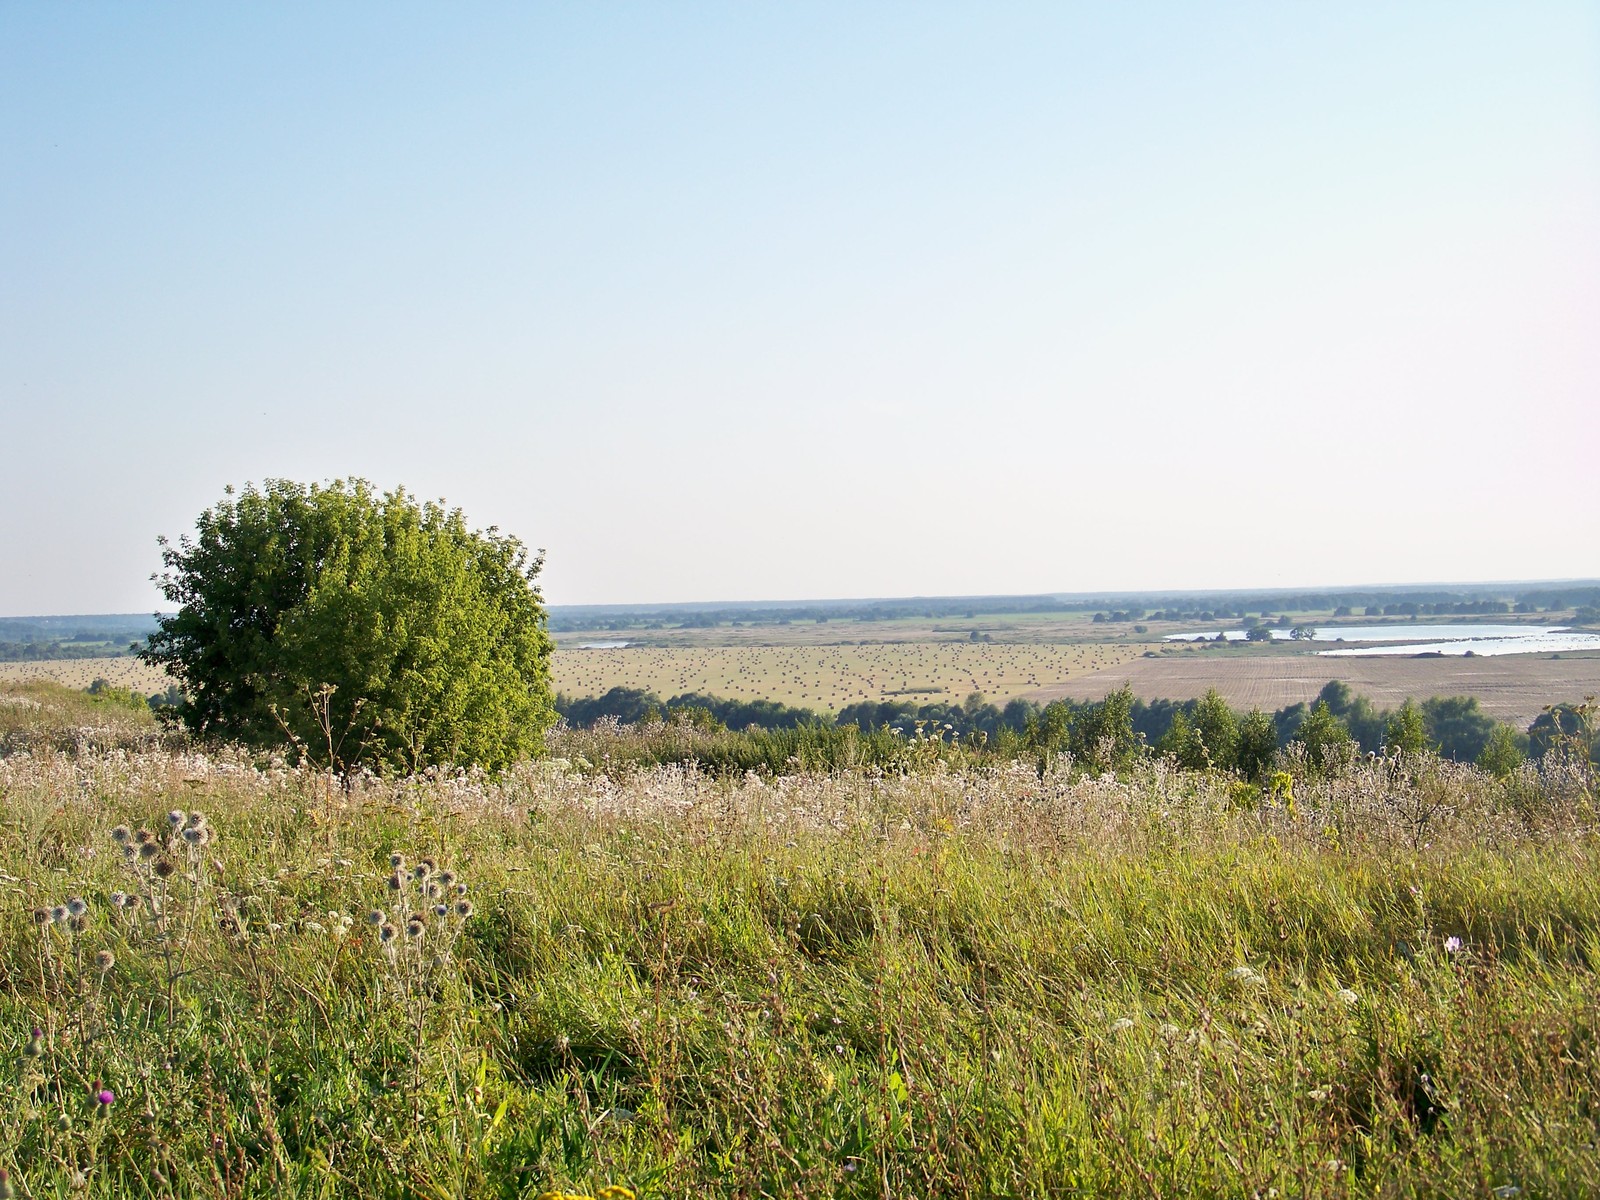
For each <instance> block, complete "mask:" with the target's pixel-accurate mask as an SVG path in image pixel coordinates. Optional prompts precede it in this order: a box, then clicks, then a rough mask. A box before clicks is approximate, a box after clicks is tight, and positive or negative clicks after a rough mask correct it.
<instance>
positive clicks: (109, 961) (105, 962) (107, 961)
mask: <svg viewBox="0 0 1600 1200" xmlns="http://www.w3.org/2000/svg"><path fill="white" fill-rule="evenodd" d="M116 965H117V956H116V955H115V954H113V953H111V951H109V950H102V951H100V953H99V954H96V955H95V956H94V967H95V970H97V971H99V972H100V974H102V975H104V974H105V973H106V972H107V971H109V970H111V968H112V967H114V966H116Z"/></svg>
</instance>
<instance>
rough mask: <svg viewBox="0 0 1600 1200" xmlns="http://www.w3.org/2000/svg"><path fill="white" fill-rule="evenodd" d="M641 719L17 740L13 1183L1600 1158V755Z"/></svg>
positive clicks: (1396, 1191) (1207, 1186) (1083, 1191)
mask: <svg viewBox="0 0 1600 1200" xmlns="http://www.w3.org/2000/svg"><path fill="white" fill-rule="evenodd" d="M618 736H619V737H620V736H621V735H618ZM69 743H70V746H69V745H68V744H69ZM588 748H589V749H590V750H593V751H595V753H596V754H597V756H599V755H600V754H601V753H602V751H603V749H604V748H603V747H600V746H599V744H598V743H596V744H595V745H594V746H590V747H588ZM611 748H612V750H613V751H616V753H614V754H613V755H612V757H611V758H610V759H609V760H608V761H609V769H607V770H600V769H598V768H597V767H596V766H595V763H596V761H597V760H588V761H589V763H590V766H589V768H587V769H586V768H585V767H584V766H583V765H582V764H581V763H579V762H577V761H576V760H577V758H578V757H579V755H578V754H577V753H576V751H577V750H578V749H580V747H576V746H573V745H568V746H567V747H565V750H566V751H567V752H568V759H567V765H563V764H562V763H559V762H544V763H533V764H528V765H525V766H523V767H520V768H517V769H515V770H512V771H509V772H506V773H505V774H503V775H502V776H500V777H498V778H493V779H491V778H488V777H485V776H482V775H478V774H474V773H470V772H468V773H433V774H429V775H426V776H422V777H417V778H408V779H388V780H385V779H378V778H373V777H358V778H352V779H348V780H342V781H336V780H331V779H329V778H327V777H326V776H323V775H319V774H316V773H314V772H309V771H303V770H298V769H293V768H290V767H288V766H285V765H284V764H282V763H279V762H268V761H259V760H252V759H250V758H248V757H246V756H244V755H242V754H240V753H236V752H230V751H225V750H224V751H214V752H210V753H199V752H196V751H193V750H191V749H186V748H184V747H182V746H175V745H157V744H154V743H140V742H139V741H138V739H137V738H133V739H125V740H124V742H123V743H122V744H112V743H111V742H109V741H108V740H106V739H101V740H95V739H93V738H90V739H86V740H84V742H83V744H82V745H81V746H80V745H79V744H78V741H77V740H75V739H67V738H57V739H51V738H48V737H42V736H41V737H36V738H33V739H32V740H31V741H30V742H29V744H28V747H27V748H22V749H15V750H13V752H11V753H10V754H8V755H6V756H5V757H3V758H0V797H3V801H4V805H3V811H4V822H3V825H0V890H3V893H4V896H5V902H4V904H3V905H0V971H3V989H0V1049H3V1051H4V1053H5V1055H6V1058H7V1061H8V1062H9V1063H11V1064H13V1065H14V1069H11V1070H8V1071H7V1072H6V1073H5V1074H4V1076H3V1077H0V1166H3V1167H5V1168H6V1169H7V1171H8V1172H9V1178H8V1180H7V1183H6V1186H7V1187H9V1188H10V1189H12V1191H13V1192H14V1193H15V1194H17V1195H21V1196H66V1195H92V1196H125V1195H179V1196H189V1195H206V1196H212V1195H215V1196H240V1197H244V1196H269V1195H271V1196H279V1195H289V1196H298V1195H305V1196H313V1195H315V1196H338V1195H351V1196H356V1195H360V1196H419V1197H440V1196H460V1197H469V1196H470V1197H479V1196H503V1197H520V1196H529V1197H532V1196H537V1195H538V1194H539V1193H541V1192H543V1191H546V1190H554V1189H560V1190H564V1191H568V1192H578V1193H591V1194H592V1193H595V1192H598V1191H599V1190H600V1189H602V1188H603V1187H606V1186H608V1185H619V1186H625V1187H627V1188H629V1189H632V1190H634V1191H636V1192H637V1193H638V1194H639V1195H642V1196H644V1195H647V1196H691V1195H726V1196H757V1195H770V1196H796V1197H799V1196H852V1197H853V1196H862V1197H869V1196H870V1197H877V1196H897V1197H899V1196H1120V1195H1128V1196H1151V1195H1163V1196H1175V1195H1200V1196H1239V1197H1253V1196H1269V1195H1273V1194H1276V1195H1279V1196H1283V1197H1290V1196H1346V1195H1360V1196H1367V1195H1385V1196H1386V1195H1430V1196H1473V1195H1485V1196H1486V1195H1491V1194H1500V1195H1511V1194H1513V1193H1512V1192H1509V1191H1506V1190H1505V1189H1511V1188H1515V1189H1520V1194H1521V1195H1523V1196H1535V1195H1546V1196H1548V1195H1555V1196H1565V1195H1572V1196H1578V1195H1584V1194H1586V1193H1587V1189H1588V1188H1589V1187H1590V1186H1591V1181H1592V1180H1593V1179H1595V1178H1600V1148H1597V1143H1600V1114H1597V1110H1596V1105H1597V1103H1600V1102H1597V1099H1596V1097H1597V1095H1600V1090H1597V1088H1600V1060H1597V1058H1596V1054H1597V1034H1600V981H1597V976H1596V974H1595V969H1596V966H1597V964H1600V873H1597V871H1596V866H1597V863H1596V854H1597V845H1600V844H1597V841H1596V836H1595V834H1596V827H1595V819H1594V812H1593V809H1592V807H1591V804H1592V795H1593V794H1592V780H1591V779H1590V778H1589V777H1588V776H1587V775H1586V774H1585V773H1584V770H1583V769H1582V768H1581V767H1580V766H1571V767H1567V766H1562V765H1559V764H1557V763H1555V762H1554V761H1552V762H1551V763H1550V764H1549V765H1548V766H1547V768H1546V769H1545V770H1544V771H1543V773H1535V772H1534V771H1533V770H1532V769H1531V768H1530V769H1525V770H1524V771H1523V772H1522V773H1521V774H1519V775H1517V776H1514V777H1513V778H1511V779H1509V780H1505V781H1500V780H1496V779H1493V778H1491V777H1489V776H1486V775H1483V774H1480V773H1478V772H1476V771H1474V770H1472V769H1471V768H1467V767H1459V766H1455V765H1453V764H1448V763H1441V762H1438V761H1437V760H1433V759H1429V758H1419V759H1410V760H1397V761H1387V762H1385V761H1369V760H1363V761H1361V762H1358V763H1355V764H1353V765H1352V766H1350V767H1349V768H1348V769H1347V770H1345V771H1343V772H1340V773H1338V774H1336V775H1335V776H1333V777H1331V778H1325V779H1312V778H1310V777H1308V775H1307V773H1306V772H1304V771H1303V770H1302V769H1301V767H1300V766H1299V765H1298V764H1296V763H1295V762H1293V761H1290V762H1288V763H1286V764H1285V766H1286V768H1287V769H1286V770H1285V772H1284V773H1283V774H1282V775H1281V776H1280V777H1279V778H1278V779H1277V780H1276V781H1274V782H1273V783H1271V784H1269V786H1267V787H1266V788H1255V787H1249V786H1246V785H1244V784H1241V783H1239V782H1238V781H1236V780H1231V779H1228V778H1225V777H1220V776H1214V775H1204V774H1193V773H1182V772H1176V771H1173V770H1170V769H1169V768H1167V767H1166V766H1164V765H1162V764H1160V763H1152V764H1145V765H1143V766H1141V767H1139V768H1137V769H1136V770H1134V771H1132V772H1130V773H1127V774H1125V775H1123V776H1120V777H1117V776H1110V775H1105V776H1091V775H1085V774H1083V773H1082V772H1079V771H1076V770H1074V769H1073V768H1072V765H1071V764H1070V763H1069V762H1062V763H1058V764H1056V765H1055V766H1054V767H1053V768H1052V769H1050V770H1047V771H1046V772H1045V773H1044V774H1043V775H1041V774H1040V772H1039V771H1038V770H1037V769H1036V768H1035V767H1034V766H1033V765H1030V764H1020V763H1012V764H996V765H992V766H970V765H967V766H961V765H952V764H951V763H947V762H944V761H941V760H940V759H939V758H938V757H937V756H935V757H933V758H932V759H931V760H930V761H928V762H926V763H913V764H910V769H906V770H885V769H881V768H879V769H848V768H845V769H834V770H831V771H820V770H804V769H801V767H800V765H793V764H791V766H790V769H789V770H787V771H783V770H780V771H778V772H777V773H775V774H767V775H762V774H759V773H750V774H743V773H740V772H738V771H735V770H718V771H707V770H700V769H698V768H695V767H693V766H688V767H682V766H680V767H650V768H635V767H632V766H630V765H629V764H628V762H627V761H626V760H625V758H626V756H625V755H624V754H623V753H622V751H623V750H625V747H623V746H621V744H620V742H618V741H616V740H614V741H613V743H612V746H611ZM790 757H798V756H794V755H791V756H790ZM169 811H171V812H172V813H173V814H174V815H173V816H172V817H171V818H170V819H169V817H168V815H167V814H168V813H169ZM191 814H199V816H198V817H197V816H194V815H191ZM119 827H125V830H126V831H125V833H124V832H123V831H121V830H119ZM202 828H203V829H204V830H206V833H205V835H204V837H203V838H202V837H201V836H200V835H198V834H196V835H193V836H191V835H189V834H188V833H187V832H186V831H189V830H194V829H202ZM141 831H144V832H141ZM146 838H147V839H148V840H146ZM144 844H154V845H156V846H157V849H156V850H154V851H151V852H146V851H144V850H142V849H139V848H138V847H140V846H141V845H144ZM129 845H131V846H133V847H135V848H134V850H133V853H132V856H131V857H130V856H129V855H128V853H127V851H126V850H124V848H123V847H124V846H129ZM396 856H398V857H396ZM422 859H429V860H431V862H430V864H429V865H428V866H427V867H426V868H423V869H422V871H421V874H420V875H419V874H418V870H419V865H420V860H422ZM396 861H398V862H399V864H400V865H399V867H397V866H396V865H395V863H396ZM159 864H168V866H169V867H170V870H169V869H167V868H166V867H160V866H159ZM447 871H448V872H450V873H451V874H450V877H449V882H448V885H447V886H443V885H442V884H443V879H444V873H445V872H447ZM463 885H464V886H465V887H466V892H465V894H464V895H463V894H461V893H460V892H459V890H458V889H459V888H460V887H461V886H463ZM429 886H433V887H435V888H438V889H439V890H438V892H436V893H435V894H429V893H428V890H427V889H428V887H429ZM446 893H448V898H447V895H446ZM130 897H135V898H136V899H133V900H130ZM458 903H465V904H467V905H469V906H470V907H469V909H467V910H465V911H458V909H457V905H458ZM441 906H443V907H446V908H447V909H448V911H446V912H436V911H435V909H436V908H438V907H441ZM57 908H60V909H62V910H64V916H63V917H62V919H57V916H56V915H55V911H54V910H56V909H57ZM36 913H42V914H43V916H42V918H39V917H36ZM413 916H416V917H419V918H421V920H420V922H419V923H418V926H419V927H418V928H417V929H416V931H415V932H413V931H412V930H409V929H407V928H406V926H407V925H411V924H412V921H411V920H410V918H411V917H413ZM41 920H42V923H38V922H40V921H41ZM386 926H387V927H389V928H390V930H391V932H390V933H388V934H385V932H384V931H385V927H386ZM386 938H387V940H385V939H386ZM35 1028H37V1029H38V1030H39V1035H38V1037H37V1038H35V1037H34V1035H33V1031H34V1029H35ZM105 1095H110V1096H111V1100H110V1102H109V1103H105V1102H103V1098H104V1096H105ZM1496 1189H1501V1190H1500V1191H1499V1192H1498V1193H1496Z"/></svg>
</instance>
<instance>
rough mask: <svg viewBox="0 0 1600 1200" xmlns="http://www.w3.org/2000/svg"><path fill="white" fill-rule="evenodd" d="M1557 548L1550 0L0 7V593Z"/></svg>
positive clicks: (1383, 577) (660, 593) (688, 592)
mask: <svg viewBox="0 0 1600 1200" xmlns="http://www.w3.org/2000/svg"><path fill="white" fill-rule="evenodd" d="M351 476H358V477H362V478H366V479H368V480H370V481H372V482H373V483H374V484H375V485H377V486H379V487H380V488H383V489H388V488H392V487H395V486H404V487H405V488H406V489H407V490H409V491H411V492H413V493H416V494H418V495H421V496H424V497H442V498H444V499H445V500H447V501H448V502H449V503H450V504H452V505H457V506H460V507H461V508H462V509H463V510H464V511H465V513H466V515H467V518H468V520H469V521H470V522H471V523H472V524H474V525H475V526H489V525H496V526H499V527H500V528H501V529H503V530H505V531H508V532H510V533H513V534H515V535H517V536H518V537H520V538H521V539H522V540H523V541H525V542H526V543H527V544H528V545H529V546H531V547H540V548H544V549H545V550H546V551H547V553H548V557H547V565H546V568H545V571H544V575H543V577H542V583H543V590H544V594H545V597H546V599H547V600H548V601H549V602H551V603H554V604H583V603H636V602H637V603H643V602H667V601H690V600H738V599H744V600H752V599H800V598H820V597H850V596H902V595H948V594H961V595H972V594H1002V593H1037V592H1053V591H1095V590H1113V589H1114V590H1122V591H1127V590H1133V589H1144V588H1151V589H1174V588H1209V587H1236V588H1243V587H1300V586H1323V585H1339V584H1352V585H1353V584H1363V583H1404V582H1418V581H1449V580H1494V579H1544V578H1572V577H1578V576H1594V575H1596V574H1600V555H1597V553H1596V548H1597V546H1600V503H1597V501H1600V496H1597V489H1600V5H1596V4H1594V3H1590V2H1581V3H1580V2H1573V3H1542V2H1539V0H1515V2H1508V3H1502V4H1479V3H1470V2H1464V0H1450V2H1448V3H1439V4H1430V3H1420V2H1419V3H1399V4H1379V3H1357V4H1344V5H1327V4H1323V5H1310V4H1288V5H1286V4H1282V3H1228V2H1226V0H1218V2H1215V3H1210V2H1208V3H1192V2H1188V3H1172V4H1164V3H1153V2H1132V3H1126V4H1101V3H1093V4H1091V3H1065V2H1061V0H1051V2H1046V3H1005V2H1003V0H984V2H982V3H977V2H973V3H966V4H948V3H937V2H931V0H929V2H918V3H914V4H894V3H869V4H863V3H860V2H859V0H849V2H846V3H837V4H832V3H821V2H818V3H810V2H808V3H803V4H784V5H770V4H764V5H751V4H734V3H729V4H716V3H694V4H675V5H663V4H654V3H652V4H625V3H608V4H604V5H587V4H561V5H552V4H535V3H525V4H506V5H495V4H477V3H461V4H450V5H439V4H432V3H428V4H408V3H400V2H393V0H389V2H385V3H382V4H378V3H369V4H355V3H343V4H325V3H318V4H309V3H304V4H293V3H274V4H265V3H239V4H226V5H218V4H201V3H192V4H160V3H142V4H137V5H135V4H120V5H119V4H94V5H89V4H51V3H45V2H43V0H39V2H32V3H28V2H16V3H7V4H4V5H0V514H3V516H0V615H31V614H45V613H84V612H124V611H127V612H137V611H150V610H152V609H153V608H155V607H157V606H158V604H159V603H160V601H159V595H158V593H157V592H156V590H155V588H154V586H153V585H152V584H151V582H150V575H151V574H152V572H154V571H156V570H157V569H158V568H159V565H160V560H159V552H158V548H157V543H156V538H157V536H158V535H163V534H164V535H167V536H170V537H173V538H177V537H178V536H180V535H182V534H183V533H185V532H186V531H189V530H191V529H192V528H193V525H194V520H195V518H196V516H197V515H198V514H199V513H200V511H201V510H203V509H204V508H205V507H207V506H208V505H209V504H211V503H213V502H215V501H216V500H217V499H219V498H220V497H221V495H222V492H223V488H224V487H225V486H227V485H230V484H232V485H236V486H237V485H242V484H244V483H247V482H260V481H262V480H264V479H268V478H286V479H294V480H300V481H306V482H310V481H316V480H325V479H333V478H340V477H351Z"/></svg>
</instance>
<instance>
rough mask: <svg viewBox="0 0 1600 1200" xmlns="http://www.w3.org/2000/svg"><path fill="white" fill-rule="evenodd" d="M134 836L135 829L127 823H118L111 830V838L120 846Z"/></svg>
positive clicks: (124, 844)
mask: <svg viewBox="0 0 1600 1200" xmlns="http://www.w3.org/2000/svg"><path fill="white" fill-rule="evenodd" d="M132 837H133V830H131V829H129V828H128V827H127V826H126V825H118V826H117V827H116V828H115V829H113V830H112V831H111V840H112V841H113V842H115V843H116V844H117V845H119V846H126V845H127V844H128V842H129V840H130V839H131V838H132Z"/></svg>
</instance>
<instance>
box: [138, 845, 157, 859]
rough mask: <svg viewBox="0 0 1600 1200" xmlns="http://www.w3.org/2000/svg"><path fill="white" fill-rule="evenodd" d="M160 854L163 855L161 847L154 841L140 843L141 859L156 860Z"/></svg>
mask: <svg viewBox="0 0 1600 1200" xmlns="http://www.w3.org/2000/svg"><path fill="white" fill-rule="evenodd" d="M160 853H161V847H160V846H158V845H156V844H155V842H153V841H150V842H140V843H139V857H140V858H143V859H146V860H148V859H152V858H154V857H155V856H156V855H158V854H160Z"/></svg>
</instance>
